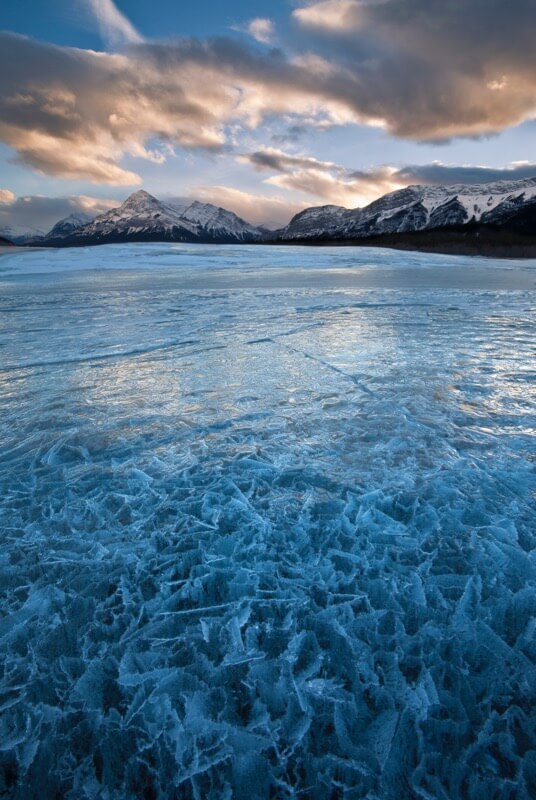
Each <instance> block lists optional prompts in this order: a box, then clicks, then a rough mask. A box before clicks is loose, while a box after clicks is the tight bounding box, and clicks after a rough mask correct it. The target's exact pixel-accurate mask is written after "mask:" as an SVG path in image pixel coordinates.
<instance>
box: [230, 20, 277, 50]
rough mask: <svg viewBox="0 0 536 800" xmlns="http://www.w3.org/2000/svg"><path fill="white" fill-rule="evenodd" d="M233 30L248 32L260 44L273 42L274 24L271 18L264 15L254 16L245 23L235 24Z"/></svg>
mask: <svg viewBox="0 0 536 800" xmlns="http://www.w3.org/2000/svg"><path fill="white" fill-rule="evenodd" d="M234 30H236V31H241V32H243V33H248V34H249V35H250V36H252V37H253V39H255V41H257V42H261V44H273V43H274V40H275V25H274V23H273V22H272V20H271V19H266V17H255V19H252V20H250V21H249V22H248V23H246V25H237V26H235V27H234Z"/></svg>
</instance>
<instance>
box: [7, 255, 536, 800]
mask: <svg viewBox="0 0 536 800" xmlns="http://www.w3.org/2000/svg"><path fill="white" fill-rule="evenodd" d="M222 253H223V255H222ZM293 253H295V254H293V255H292V256H290V255H289V251H288V250H287V249H283V250H273V249H271V248H262V249H260V248H227V249H226V248H222V249H221V250H218V249H217V248H213V249H212V250H207V249H205V248H198V249H196V248H195V247H193V248H175V247H174V246H169V247H162V246H149V247H137V248H132V249H129V248H98V249H96V250H87V251H76V252H75V253H69V251H62V252H61V253H58V254H53V255H52V256H50V259H51V260H52V261H53V263H54V265H55V267H54V268H55V269H57V268H58V264H60V265H61V264H63V265H68V263H69V258H72V259H73V263H75V264H76V265H77V271H75V272H73V273H72V274H69V275H67V274H65V273H61V275H60V274H59V273H57V272H56V273H55V274H54V273H53V272H52V273H50V272H49V273H47V272H46V269H47V264H49V262H50V259H49V260H48V261H47V258H48V257H45V256H44V255H43V254H41V253H37V254H34V253H32V254H30V253H28V254H25V255H24V256H22V257H18V258H22V259H26V261H27V262H28V263H30V262H31V265H32V268H31V269H29V268H28V263H27V264H26V266H25V267H21V268H20V269H19V273H20V274H18V273H17V269H18V268H17V267H16V264H17V263H18V262H17V258H15V257H13V258H10V259H9V261H10V264H9V269H8V267H7V266H5V264H4V260H2V261H0V271H2V273H3V289H2V299H1V300H0V308H1V311H0V353H1V361H0V367H1V369H0V407H1V415H0V496H1V497H2V501H1V511H0V514H1V516H0V523H1V530H2V537H3V539H2V551H1V555H0V559H1V567H0V581H1V593H2V594H1V597H2V610H3V617H2V619H1V620H0V644H1V649H0V654H1V655H0V659H1V661H2V670H1V672H0V690H1V695H0V706H1V712H0V713H1V721H0V733H1V735H0V741H1V752H0V765H1V772H0V787H1V792H2V793H3V794H5V796H6V797H10V798H11V797H13V798H17V800H31V798H36V800H37V798H40V799H41V798H43V797H65V798H69V800H81V799H83V798H88V799H89V798H93V799H95V800H96V798H99V800H100V798H108V799H109V800H119V799H121V800H124V799H125V798H128V799H130V798H139V797H144V798H162V800H163V799H164V798H166V799H167V798H177V800H178V799H179V798H180V799H181V800H182V798H209V799H210V800H220V798H228V799H229V800H231V798H244V800H246V798H247V800H254V798H294V797H299V798H313V799H314V800H317V799H318V800H324V798H347V800H354V799H357V798H367V800H380V799H381V800H391V798H392V799H393V800H394V799H395V798H396V799H397V800H398V799H399V798H404V799H405V798H419V800H420V798H423V799H424V800H429V799H430V798H434V800H435V799H436V798H441V800H458V799H460V800H461V798H464V800H465V798H470V799H471V800H476V799H478V800H480V798H482V799H484V798H485V799H486V800H488V798H495V797H497V798H499V797H501V798H516V800H517V798H519V800H529V798H530V797H532V796H533V795H534V792H535V788H536V761H535V759H534V753H535V752H536V743H535V736H534V719H533V708H534V702H535V699H536V698H535V690H536V671H535V670H534V659H535V656H536V649H535V639H534V633H535V627H534V616H535V612H536V596H535V593H534V579H535V568H534V544H535V542H534V537H535V530H536V524H535V523H536V513H535V502H534V500H535V493H534V491H535V488H536V481H535V477H534V461H533V455H534V433H535V428H536V422H535V404H536V403H535V401H536V396H535V381H534V378H535V373H534V369H533V354H534V347H535V344H536V332H535V327H534V318H535V317H534V294H533V292H532V291H531V289H530V287H531V286H534V275H535V273H534V267H533V266H531V265H530V264H525V265H523V266H521V267H519V268H515V267H514V266H513V265H510V264H507V263H505V264H500V263H493V262H492V263H490V264H488V265H486V262H478V261H470V260H465V259H447V258H441V259H439V260H437V261H434V260H433V259H432V260H431V261H430V263H427V262H426V260H425V259H426V257H424V256H413V255H406V254H397V255H396V256H393V254H392V253H386V252H379V253H378V254H377V256H376V254H374V253H373V251H358V252H357V253H356V251H354V250H350V249H348V250H343V251H332V250H329V251H317V250H301V249H300V250H299V251H298V250H296V251H293ZM106 254H108V255H106ZM114 254H115V255H114ZM129 254H130V255H129ZM291 257H292V259H293V264H294V265H295V266H292V269H294V268H295V267H297V268H298V269H299V274H298V273H293V275H294V277H292V280H288V281H285V280H283V279H282V278H281V275H282V274H283V272H285V270H286V269H287V266H289V261H288V259H289V258H291ZM375 257H377V259H378V263H377V268H378V270H379V272H378V273H374V269H373V267H374V263H373V261H372V259H373V258H375ZM129 258H131V259H133V260H134V261H135V262H136V263H135V265H131V264H129V262H128V259H129ZM95 259H98V260H99V265H100V266H103V265H104V264H105V263H106V265H107V266H111V267H114V266H115V267H119V269H116V270H113V269H111V270H108V271H106V272H102V273H101V272H98V273H97V272H94V271H93V269H94V267H95V266H99V265H96V264H95ZM352 259H355V260H356V263H357V267H356V270H357V271H356V272H355V273H354V272H352V268H353V264H352ZM393 259H394V261H393ZM365 261H367V262H368V263H367V265H365V263H364V262H365ZM160 262H164V263H163V264H161V266H159V264H160ZM84 266H86V268H87V269H84ZM133 266H134V267H135V269H131V267H133ZM37 267H39V269H37ZM127 267H128V268H129V270H128V271H124V272H123V271H120V270H121V269H126V268H127ZM462 268H465V269H466V270H467V275H468V278H467V280H466V281H465V282H464V280H462V279H460V281H459V285H458V286H454V285H452V284H453V282H454V279H453V275H454V273H452V272H449V270H451V269H455V270H458V272H457V273H456V274H458V276H459V275H460V274H461V273H462ZM278 269H279V270H280V272H278V273H277V274H278V278H277V280H276V281H275V283H274V281H273V280H272V278H270V280H268V278H267V274H268V273H270V274H272V273H271V271H273V270H278ZM309 269H310V274H313V273H314V274H316V276H317V278H316V279H314V280H313V279H311V280H309V278H308V274H309V273H308V271H307V270H309ZM383 269H385V270H386V271H385V272H384V273H383V275H382V272H381V271H382V270H383ZM331 270H333V280H332V281H331V284H332V285H331V284H330V280H331V279H330V275H331ZM360 270H361V271H360ZM412 270H418V271H420V273H422V275H424V276H425V278H423V279H422V280H421V281H420V283H419V282H417V284H415V274H414V272H412ZM475 270H476V272H475ZM531 270H532V271H531ZM388 271H390V273H392V272H395V271H396V272H397V276H398V277H397V278H396V280H394V288H393V286H392V285H391V284H392V283H393V281H391V278H390V277H389V274H388ZM38 272H40V273H41V274H36V273H38ZM287 272H288V270H287ZM365 272H367V274H368V273H371V274H373V277H372V278H370V277H367V278H366V279H365V277H363V276H364V274H365ZM447 273H448V274H447ZM507 274H508V275H509V276H510V277H509V278H508V275H507ZM356 275H357V276H358V280H357V279H356ZM486 275H487V283H486V280H485V278H486ZM319 276H321V280H322V284H321V285H319V284H318V283H317V282H315V280H316V281H318V280H319ZM359 276H361V277H359ZM272 277H273V274H272ZM356 280H357V282H356ZM508 280H510V284H508ZM360 281H361V282H360ZM367 281H368V283H367ZM194 284H195V285H194Z"/></svg>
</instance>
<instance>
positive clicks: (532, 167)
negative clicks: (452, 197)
mask: <svg viewBox="0 0 536 800" xmlns="http://www.w3.org/2000/svg"><path fill="white" fill-rule="evenodd" d="M238 160H239V161H241V162H243V163H248V164H251V165H252V166H253V167H254V168H255V169H256V170H257V171H260V172H272V173H276V174H275V175H271V176H270V177H269V178H267V179H266V180H265V181H264V182H265V183H267V184H269V185H270V186H277V187H279V188H280V189H286V190H289V191H293V192H300V193H302V194H306V195H310V196H312V197H315V198H316V199H317V200H318V201H321V202H324V203H333V204H335V205H341V206H346V207H348V208H354V207H356V206H360V205H365V204H366V203H369V202H371V201H372V200H375V199H376V198H378V197H381V196H382V195H384V194H386V193H388V192H392V191H395V190H397V189H401V188H403V187H405V186H408V185H410V184H416V183H418V184H423V185H427V186H431V185H448V184H457V183H461V184H472V183H489V182H491V181H500V180H522V179H523V178H532V177H535V176H536V164H531V163H529V162H517V163H514V164H510V165H508V166H506V167H504V168H496V167H484V166H476V167H473V166H449V165H445V164H441V163H440V162H435V163H432V164H422V165H408V166H404V167H395V166H392V165H388V164H384V165H379V166H375V167H371V168H369V169H364V170H355V169H349V168H347V167H343V166H340V165H338V164H334V163H333V162H331V161H321V160H319V159H317V158H313V157H311V156H308V155H301V154H298V155H295V154H290V153H285V152H284V151H282V150H277V149H275V148H266V149H264V150H257V151H255V152H253V153H248V154H243V155H240V156H239V157H238Z"/></svg>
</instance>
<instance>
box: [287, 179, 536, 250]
mask: <svg viewBox="0 0 536 800" xmlns="http://www.w3.org/2000/svg"><path fill="white" fill-rule="evenodd" d="M533 207H534V208H535V209H536V178H528V179H526V180H521V181H498V182H496V183H486V184H477V185H453V186H408V187H407V188H405V189H400V190H399V191H396V192H391V193H390V194H386V195H384V196H383V197H380V198H379V199H378V200H374V202H372V203H370V205H368V206H365V207H364V208H356V209H346V208H342V207H340V206H320V207H317V208H308V209H306V210H305V211H302V212H301V213H300V214H297V215H296V216H295V217H294V218H293V219H292V220H291V221H290V223H289V224H288V225H287V226H286V227H285V228H283V229H282V230H280V231H278V232H277V239H279V240H283V241H292V240H297V239H362V238H367V237H372V236H381V235H384V234H394V233H408V232H414V231H425V230H435V229H437V228H445V227H449V226H454V225H456V226H459V225H466V224H470V223H473V224H474V223H480V224H482V225H501V224H503V223H506V222H507V221H511V220H512V218H513V216H515V215H516V214H518V213H519V212H520V210H522V209H524V210H525V211H526V210H527V209H528V208H533ZM534 232H535V233H536V231H534Z"/></svg>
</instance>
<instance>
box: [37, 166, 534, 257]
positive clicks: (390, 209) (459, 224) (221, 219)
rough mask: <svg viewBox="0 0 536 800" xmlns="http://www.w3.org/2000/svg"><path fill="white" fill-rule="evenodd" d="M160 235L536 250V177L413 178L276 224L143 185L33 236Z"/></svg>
mask: <svg viewBox="0 0 536 800" xmlns="http://www.w3.org/2000/svg"><path fill="white" fill-rule="evenodd" d="M518 239H519V241H518ZM156 241H167V242H192V243H193V242H199V243H205V244H225V243H230V244H241V243H254V244H263V243H264V244H333V245H337V244H368V245H371V246H392V247H397V246H400V247H404V248H406V247H409V246H410V245H411V244H413V245H414V247H415V249H421V248H425V249H426V247H433V248H437V247H444V248H447V250H448V251H449V252H455V251H457V248H461V249H460V250H459V251H460V252H467V251H470V252H471V253H473V252H481V253H482V254H490V253H491V254H493V253H497V252H499V250H500V251H501V252H502V251H505V252H507V251H508V247H511V248H512V252H513V251H514V250H516V252H517V251H519V252H521V251H523V252H524V251H525V250H527V248H528V250H530V248H533V249H534V255H536V177H534V178H527V179H524V180H518V181H496V182H493V183H488V184H454V185H451V186H419V185H411V186H407V187H405V188H403V189H399V190H396V191H394V192H389V193H388V194H386V195H383V197H380V198H378V199H376V200H374V201H373V202H371V203H369V204H368V205H366V206H364V207H362V208H355V209H348V208H344V207H343V206H336V205H324V206H312V207H309V208H306V209H304V210H303V211H301V212H299V213H298V214H296V215H295V216H294V217H293V218H292V219H291V220H290V222H289V223H288V225H286V226H284V227H283V228H280V229H278V230H276V231H268V230H266V229H265V228H262V227H256V226H254V225H251V224H250V223H248V222H246V221H245V220H243V219H242V218H241V217H239V216H238V215H237V214H234V213H233V212H232V211H228V210H226V209H224V208H221V207H220V206H216V205H213V204H211V203H203V202H200V201H198V200H194V201H192V202H190V203H182V204H181V205H174V204H173V203H171V202H165V201H162V200H158V199H157V198H156V197H154V196H153V195H151V194H149V192H147V191H145V190H144V189H140V190H138V191H136V192H134V193H133V194H131V195H130V196H129V197H127V199H126V200H125V201H124V202H123V203H122V204H121V205H120V206H118V207H116V208H113V209H111V210H109V211H106V212H104V213H103V214H100V215H98V216H97V217H95V218H94V219H93V220H91V221H89V222H87V221H85V220H84V217H83V215H70V217H67V218H66V219H64V220H60V221H59V222H58V223H57V224H56V225H55V226H54V227H53V228H52V230H51V231H49V233H48V234H46V235H45V236H43V237H39V239H37V240H35V242H31V243H32V244H36V245H40V246H57V247H66V246H82V245H94V244H106V243H122V242H156ZM387 242H389V245H388V244H387ZM449 248H450V249H449ZM528 250H527V252H528ZM438 252H439V251H438ZM530 252H531V257H532V250H530Z"/></svg>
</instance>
